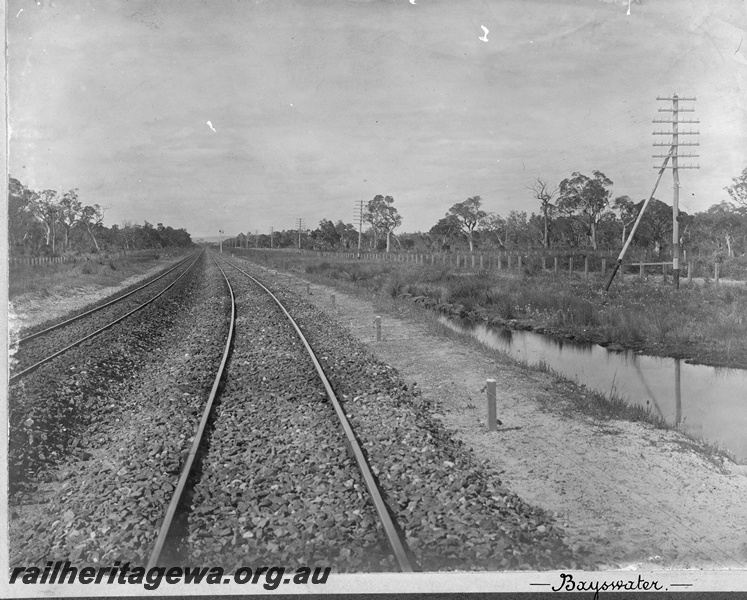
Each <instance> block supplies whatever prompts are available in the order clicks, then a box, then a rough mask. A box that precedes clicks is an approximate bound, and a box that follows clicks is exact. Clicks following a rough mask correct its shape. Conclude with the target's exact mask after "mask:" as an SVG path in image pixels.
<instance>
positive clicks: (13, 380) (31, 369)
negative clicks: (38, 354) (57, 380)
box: [8, 255, 200, 386]
mask: <svg viewBox="0 0 747 600" xmlns="http://www.w3.org/2000/svg"><path fill="white" fill-rule="evenodd" d="M199 257H200V255H198V256H197V257H196V258H195V259H194V260H193V261H192V264H191V265H189V267H187V268H186V269H185V271H184V273H182V274H181V275H179V277H177V278H176V279H175V280H174V281H173V282H172V283H170V284H169V285H168V286H167V287H166V288H164V289H163V290H161V291H160V292H159V293H158V294H156V295H155V296H153V297H152V298H151V299H150V300H148V301H147V302H144V303H143V304H141V305H139V306H137V307H136V308H134V309H132V310H131V311H130V312H128V313H127V314H124V315H122V316H121V317H118V318H117V319H115V320H114V321H112V322H110V323H109V324H108V325H104V326H103V327H101V328H99V329H97V330H96V331H94V332H93V333H90V334H88V335H87V336H85V337H83V338H81V339H79V340H78V341H76V342H73V343H72V344H70V345H69V346H66V347H65V348H63V349H62V350H58V351H57V352H55V353H54V354H50V355H49V356H47V357H46V358H43V359H42V360H40V361H39V362H37V363H35V364H33V365H31V366H30V367H27V368H26V369H24V370H23V371H21V372H20V373H16V374H15V375H12V376H11V377H10V378H9V379H8V386H11V385H13V384H14V383H16V382H18V381H19V380H20V379H22V378H24V377H26V375H29V374H31V373H33V372H34V371H36V370H37V369H38V368H39V367H41V366H42V365H44V364H46V363H48V362H49V361H50V360H52V359H54V358H57V357H58V356H60V354H64V353H65V352H67V351H68V350H70V349H72V348H75V347H76V346H80V344H82V343H83V342H85V341H88V340H90V339H91V338H93V337H96V336H97V335H99V334H100V333H102V332H104V331H106V330H107V329H111V328H112V327H114V326H115V325H116V324H117V323H120V322H121V321H124V320H125V319H126V318H127V317H129V316H130V315H132V314H134V313H136V312H137V311H139V310H141V309H143V308H145V307H146V306H148V305H149V304H150V303H151V302H154V301H155V300H157V299H158V298H160V297H161V296H162V295H163V294H165V293H166V292H167V291H169V290H170V289H171V288H172V287H174V285H176V284H177V283H178V282H179V281H180V280H181V278H182V277H184V276H185V275H186V274H187V273H189V271H190V269H191V268H192V267H193V266H194V265H195V263H196V262H197V259H198V258H199Z"/></svg>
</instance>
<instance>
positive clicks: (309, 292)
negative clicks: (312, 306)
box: [306, 283, 311, 296]
mask: <svg viewBox="0 0 747 600" xmlns="http://www.w3.org/2000/svg"><path fill="white" fill-rule="evenodd" d="M306 295H307V296H311V284H310V283H307V284H306Z"/></svg>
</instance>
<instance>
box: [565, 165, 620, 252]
mask: <svg viewBox="0 0 747 600" xmlns="http://www.w3.org/2000/svg"><path fill="white" fill-rule="evenodd" d="M592 175H593V176H592V177H587V176H586V175H582V174H581V173H578V172H575V173H573V175H572V176H571V177H570V178H568V179H564V180H563V181H561V182H560V196H559V197H558V202H557V206H558V209H559V210H560V211H561V212H563V213H565V214H566V215H567V216H569V217H571V218H573V219H575V220H576V221H578V222H579V223H580V224H582V225H583V226H584V228H585V230H586V235H587V236H588V240H589V243H590V244H591V247H592V248H594V250H596V249H597V247H598V244H597V225H598V224H599V222H600V221H601V219H602V214H603V213H604V211H605V210H606V209H607V207H608V206H609V204H610V196H611V194H612V191H611V190H610V189H609V188H611V187H612V180H610V179H609V178H608V177H607V176H606V175H605V174H604V173H602V172H601V171H594V172H593V174H592Z"/></svg>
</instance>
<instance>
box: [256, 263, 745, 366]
mask: <svg viewBox="0 0 747 600" xmlns="http://www.w3.org/2000/svg"><path fill="white" fill-rule="evenodd" d="M253 257H255V258H259V259H260V260H264V261H265V262H268V263H270V264H272V265H273V266H274V267H280V268H286V269H287V268H291V269H295V270H301V271H302V272H305V273H306V274H309V275H314V276H315V277H318V278H319V280H320V281H325V280H326V281H330V282H332V281H334V282H336V283H340V282H345V283H346V284H349V285H351V286H354V287H357V288H360V289H362V290H364V291H365V292H368V293H373V294H385V295H387V296H390V297H399V296H402V295H404V294H408V295H409V296H424V297H427V298H431V299H432V300H433V301H434V303H438V304H451V305H455V306H459V307H461V309H462V310H463V311H467V312H473V313H474V314H473V316H475V317H479V318H482V319H488V320H498V321H501V320H502V321H510V320H514V319H515V320H519V321H521V322H522V323H523V324H525V325H528V326H530V327H532V328H535V329H539V330H541V331H545V332H548V333H551V334H553V333H554V334H558V335H568V334H570V335H572V336H573V337H574V338H576V339H578V340H579V341H589V342H595V343H601V344H605V345H607V344H619V345H621V346H624V347H627V348H632V349H635V350H639V351H642V352H645V353H648V354H655V355H660V356H672V357H679V358H686V359H690V360H692V361H694V362H699V363H703V364H709V365H715V366H724V367H738V368H747V286H745V287H742V286H740V287H717V286H714V285H705V286H697V285H693V286H688V285H687V283H686V282H684V281H683V285H682V286H681V288H680V290H674V289H673V288H672V286H671V284H668V285H667V284H663V283H662V282H661V281H659V280H656V281H649V280H646V281H639V280H638V279H637V278H631V277H627V278H626V279H625V280H624V281H623V280H620V279H619V278H618V279H617V280H616V281H615V282H614V284H613V286H612V287H611V289H610V292H609V293H606V294H605V293H602V292H601V288H602V283H603V282H602V279H601V278H599V277H596V278H589V279H583V278H581V277H568V275H567V274H562V275H559V276H556V275H553V274H552V273H549V272H547V273H543V272H542V271H541V270H537V269H527V270H525V271H524V272H523V273H521V274H518V275H517V274H516V273H512V272H507V271H505V270H504V271H502V272H501V271H494V272H490V273H481V274H473V273H465V272H463V271H459V270H456V269H452V268H450V267H448V266H443V265H437V266H430V265H415V264H411V263H392V262H370V263H365V262H364V263H361V262H358V261H355V260H330V259H327V260H324V261H322V260H320V259H318V258H315V257H313V256H309V255H306V254H304V255H289V254H282V255H280V256H279V253H269V252H255V253H253Z"/></svg>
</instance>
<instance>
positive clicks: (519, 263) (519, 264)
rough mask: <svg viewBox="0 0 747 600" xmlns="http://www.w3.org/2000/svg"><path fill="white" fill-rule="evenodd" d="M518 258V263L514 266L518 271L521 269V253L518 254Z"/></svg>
mask: <svg viewBox="0 0 747 600" xmlns="http://www.w3.org/2000/svg"><path fill="white" fill-rule="evenodd" d="M518 259H519V261H518V265H517V266H516V269H517V270H518V271H521V254H519V256H518Z"/></svg>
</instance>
